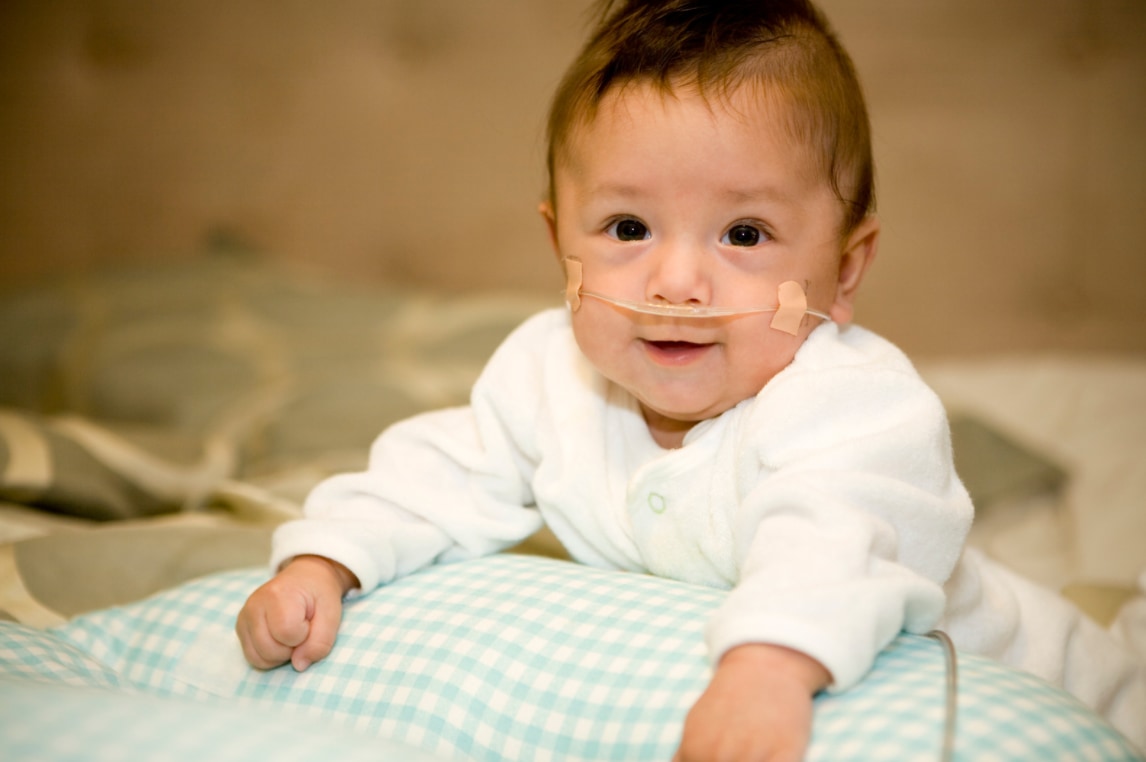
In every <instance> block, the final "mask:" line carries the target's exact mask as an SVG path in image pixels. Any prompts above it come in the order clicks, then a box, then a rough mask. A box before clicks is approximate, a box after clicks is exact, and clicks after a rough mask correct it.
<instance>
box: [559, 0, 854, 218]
mask: <svg viewBox="0 0 1146 762" xmlns="http://www.w3.org/2000/svg"><path fill="white" fill-rule="evenodd" d="M597 10H598V14H599V16H598V23H597V28H596V30H595V31H594V32H593V34H592V35H591V36H590V38H589V41H588V42H587V43H586V44H585V47H584V48H583V49H582V51H581V54H580V55H579V56H578V57H577V58H576V60H574V61H573V64H572V65H571V66H570V67H569V69H568V70H567V71H566V73H565V77H564V78H563V79H562V81H561V84H560V85H559V86H558V88H557V92H556V93H555V95H554V98H553V102H552V105H551V107H550V111H549V126H548V143H549V152H548V157H547V166H548V170H549V197H550V198H549V200H550V203H552V204H553V205H554V206H556V202H557V201H556V198H555V197H554V179H553V178H554V172H555V169H556V164H557V158H558V156H559V154H560V153H561V152H562V151H563V150H564V149H565V148H566V147H567V145H568V142H569V139H570V136H571V134H572V132H573V130H574V129H575V128H576V127H577V126H578V125H581V124H585V123H587V122H589V121H591V120H592V119H593V118H594V116H595V114H596V111H597V108H598V106H599V105H600V103H601V101H602V99H603V98H604V96H605V94H606V92H608V91H609V89H610V88H612V87H617V86H624V85H627V84H634V83H646V82H647V83H652V84H653V85H655V86H656V87H658V88H661V89H662V90H663V91H664V92H666V93H667V92H671V91H672V90H673V88H674V87H678V86H680V85H681V84H691V85H694V86H696V87H697V88H698V89H699V90H700V92H701V93H702V94H707V93H708V92H710V91H715V92H716V93H717V94H718V95H719V94H726V93H728V92H729V91H731V90H732V89H734V88H736V87H738V86H740V85H742V84H745V83H752V84H754V85H756V86H758V87H759V88H760V90H761V92H762V93H763V94H764V95H765V96H766V97H768V98H778V99H779V102H780V103H783V104H784V105H785V106H786V108H785V109H783V113H784V114H785V115H786V117H787V122H786V127H787V129H788V131H789V134H790V136H791V137H792V138H794V139H795V140H797V141H798V142H799V143H800V144H801V145H805V146H807V147H809V148H810V149H812V150H811V151H810V153H811V156H812V158H813V160H814V161H815V162H817V165H818V166H817V169H818V170H820V171H821V172H822V173H823V175H824V176H826V177H827V178H828V181H829V183H830V184H831V187H832V190H833V192H834V193H835V194H836V197H837V198H839V199H840V201H841V202H842V203H843V205H844V230H843V233H844V234H845V235H846V234H847V233H848V232H850V231H851V230H852V229H853V228H854V227H855V226H856V225H857V224H858V223H859V222H860V221H861V220H862V219H863V218H864V216H865V215H866V214H868V213H869V212H870V211H872V210H873V209H874V207H875V180H874V169H873V163H872V156H871V128H870V126H869V123H868V116H867V108H866V106H865V105H864V98H863V92H862V90H861V88H860V84H859V79H858V77H857V76H856V73H855V67H854V66H853V65H852V62H851V59H850V58H849V57H848V54H847V52H846V51H845V50H844V49H843V46H842V45H840V43H839V41H838V40H837V39H836V36H835V34H834V32H833V31H832V30H831V27H830V26H829V25H828V22H827V20H826V19H825V18H824V16H823V14H821V13H820V12H819V10H817V9H816V8H815V6H813V5H812V4H811V3H810V2H807V1H806V0H626V1H624V2H617V0H603V2H600V3H599V4H598V6H597Z"/></svg>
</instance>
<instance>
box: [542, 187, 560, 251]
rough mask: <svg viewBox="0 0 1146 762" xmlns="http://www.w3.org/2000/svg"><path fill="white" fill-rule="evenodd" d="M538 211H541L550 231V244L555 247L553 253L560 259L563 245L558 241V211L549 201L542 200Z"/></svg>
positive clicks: (546, 226)
mask: <svg viewBox="0 0 1146 762" xmlns="http://www.w3.org/2000/svg"><path fill="white" fill-rule="evenodd" d="M537 211H538V212H540V213H541V217H542V219H544V220H545V228H546V229H547V230H548V231H549V245H550V246H552V247H553V253H554V254H556V255H557V259H558V260H560V259H561V247H560V246H559V245H558V243H557V212H556V211H555V210H554V209H553V204H552V203H550V202H549V201H542V202H541V203H540V204H538V206H537Z"/></svg>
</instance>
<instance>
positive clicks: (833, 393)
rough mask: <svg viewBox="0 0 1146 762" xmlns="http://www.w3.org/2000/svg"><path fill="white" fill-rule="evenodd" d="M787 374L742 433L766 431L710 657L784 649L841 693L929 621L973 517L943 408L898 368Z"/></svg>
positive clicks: (937, 612)
mask: <svg viewBox="0 0 1146 762" xmlns="http://www.w3.org/2000/svg"><path fill="white" fill-rule="evenodd" d="M903 363H904V364H906V360H904V361H903ZM790 370H792V371H793V372H790V373H789V372H785V373H784V374H783V375H778V376H777V377H776V379H774V382H775V385H774V387H773V388H770V389H768V391H767V394H766V395H761V398H760V400H759V402H760V404H759V405H758V406H757V407H756V409H755V410H754V414H753V416H752V418H751V419H750V424H751V425H753V426H755V427H761V428H763V427H767V429H768V434H767V436H766V437H761V438H760V441H761V445H760V446H758V447H756V448H755V449H754V450H753V451H752V452H753V457H756V458H758V459H759V462H758V465H759V467H760V468H761V469H762V470H761V474H762V476H761V478H760V480H759V482H758V483H757V484H756V486H755V487H754V488H753V489H752V490H751V491H750V492H749V493H748V494H747V495H746V498H745V499H744V500H743V502H742V504H741V506H740V510H739V514H738V516H737V530H738V531H737V533H736V536H737V537H738V538H741V540H740V541H739V544H738V546H737V547H736V549H735V552H736V553H737V554H738V556H739V558H738V560H739V562H740V569H741V575H740V580H739V583H738V584H737V586H736V587H735V588H734V590H733V591H732V593H731V594H730V596H729V598H728V600H727V601H726V603H725V604H724V605H723V606H722V608H721V609H720V610H719V611H718V612H717V614H716V616H715V617H714V618H713V620H712V622H711V623H710V625H709V630H708V637H709V648H710V651H711V652H712V654H713V657H714V658H716V659H719V657H720V656H721V655H722V654H723V653H724V652H725V651H727V650H728V649H730V648H732V647H734V646H737V645H741V644H744V643H772V644H777V645H784V646H787V647H790V648H793V649H795V650H798V651H801V652H802V653H805V654H808V655H809V656H812V657H813V658H815V659H817V660H818V661H820V663H822V664H823V665H824V666H825V667H826V668H827V669H828V671H829V672H831V674H832V678H833V686H834V687H835V688H837V689H843V688H847V687H849V686H850V685H852V684H854V683H855V682H856V681H858V680H859V679H860V678H861V677H862V676H863V675H864V674H865V673H866V672H867V671H868V669H869V668H870V667H871V664H872V662H873V661H874V659H875V657H876V655H877V654H878V653H879V652H880V650H882V649H883V648H884V647H885V646H886V645H887V644H888V643H889V642H890V641H891V640H892V639H893V638H894V637H895V636H896V635H897V634H898V633H899V632H900V631H901V630H904V629H906V630H908V631H912V632H920V631H926V630H928V629H930V628H932V627H934V626H935V624H936V623H937V622H938V621H939V619H940V617H941V616H942V613H943V609H944V605H945V599H944V593H943V587H942V585H943V582H944V581H945V580H946V579H947V577H948V576H949V575H950V574H951V572H952V570H953V569H954V567H955V564H956V563H957V562H958V559H959V557H960V554H961V551H962V547H963V543H964V541H965V538H966V534H967V531H968V529H969V528H970V522H971V515H972V508H971V502H970V498H969V497H968V496H967V493H966V490H965V489H964V488H963V485H962V483H961V482H960V481H959V479H958V477H957V476H956V475H955V471H954V468H953V465H952V457H951V445H950V433H949V429H948V426H947V419H946V414H945V412H944V410H943V407H942V405H941V403H940V402H939V400H938V398H937V397H936V396H935V395H934V393H932V392H931V390H930V389H928V388H927V386H926V385H925V384H924V383H923V382H922V381H921V380H920V379H919V378H918V377H917V376H915V374H914V371H912V370H911V369H910V366H907V367H906V368H905V367H901V366H900V365H899V364H898V363H892V364H891V366H890V367H885V366H883V365H882V364H880V363H875V364H874V366H872V365H870V364H869V365H868V366H866V367H865V366H859V367H857V366H851V365H845V366H843V367H836V368H824V367H814V366H813V367H808V368H804V369H797V368H792V369H790Z"/></svg>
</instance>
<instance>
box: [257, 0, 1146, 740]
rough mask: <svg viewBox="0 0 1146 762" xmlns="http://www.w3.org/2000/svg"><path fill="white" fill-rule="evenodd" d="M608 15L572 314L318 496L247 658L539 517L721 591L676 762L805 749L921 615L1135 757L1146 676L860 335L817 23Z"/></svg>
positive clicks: (554, 176) (298, 658)
mask: <svg viewBox="0 0 1146 762" xmlns="http://www.w3.org/2000/svg"><path fill="white" fill-rule="evenodd" d="M614 5H615V4H614V3H607V4H606V5H605V6H604V7H603V9H602V15H601V22H600V25H599V27H598V29H597V30H596V32H595V33H594V34H593V36H592V37H591V39H590V40H589V42H588V44H587V45H586V47H585V49H584V50H583V51H582V53H581V55H580V57H579V58H578V59H577V60H576V61H575V62H574V63H573V65H572V67H571V68H570V69H569V71H568V72H567V74H566V76H565V78H564V80H563V81H562V83H561V85H560V87H559V89H558V91H557V94H556V97H555V99H554V102H553V106H552V109H551V112H550V121H549V140H550V144H549V172H550V186H549V194H548V200H547V201H546V202H545V203H544V204H542V207H541V212H542V215H543V217H544V219H545V222H546V223H547V225H548V228H549V233H550V237H551V240H552V243H553V247H554V249H555V251H556V253H557V256H558V258H559V260H561V262H562V263H563V265H564V267H565V269H566V274H567V294H568V302H569V305H568V309H559V310H551V311H547V312H544V313H541V314H539V315H537V316H535V317H533V318H531V319H530V320H528V321H527V322H526V323H525V324H523V325H522V326H521V327H520V328H518V329H517V330H516V331H515V332H514V333H513V334H512V335H511V336H510V337H509V338H508V339H507V340H506V341H505V343H504V344H503V345H502V346H501V347H500V348H499V349H498V350H497V352H496V353H495V354H494V356H493V358H492V359H491V360H490V362H489V364H488V366H487V367H486V369H485V370H484V372H483V373H482V375H481V377H480V379H479V380H478V381H477V383H476V384H475V386H474V389H473V394H472V399H471V404H470V405H469V406H468V407H465V408H458V409H450V410H443V411H437V412H434V413H429V414H425V415H422V416H419V417H416V418H414V419H411V420H408V421H405V422H402V423H399V424H397V425H395V426H393V427H392V428H390V429H389V430H387V431H386V432H384V433H383V434H382V435H381V436H380V437H379V438H378V440H377V441H376V442H375V444H374V446H373V448H372V451H371V457H370V465H369V467H368V470H367V471H365V472H363V473H357V474H346V475H340V476H336V477H333V478H331V479H329V480H327V481H326V482H324V483H322V484H321V485H319V486H318V487H317V488H316V489H315V490H314V492H313V493H312V494H311V495H310V497H309V498H308V500H307V503H306V506H305V513H306V518H304V519H302V520H299V521H295V522H291V523H289V524H286V525H284V526H282V527H281V528H280V529H279V530H278V532H277V533H276V536H275V546H274V553H273V558H272V564H273V566H274V568H275V569H277V570H278V571H277V574H276V576H275V577H274V578H273V579H272V580H271V581H270V582H268V583H267V584H266V585H264V586H263V587H261V588H259V589H258V590H257V591H255V592H254V593H253V594H252V595H251V597H250V599H249V600H248V601H247V603H246V606H245V607H244V608H243V610H242V612H241V613H240V614H239V618H238V623H237V631H238V635H239V638H240V640H241V642H242V646H243V650H244V653H245V654H246V657H247V659H248V660H249V661H250V663H251V664H252V665H254V666H255V667H259V668H271V667H274V666H277V665H279V664H283V663H285V662H287V661H289V662H291V663H292V664H293V666H294V668H295V669H298V670H304V669H306V668H307V667H308V666H309V665H310V664H312V663H313V662H315V661H316V660H319V659H322V658H323V657H324V656H325V655H326V654H327V653H328V652H329V651H330V649H331V648H332V646H333V645H334V641H335V636H336V633H337V630H338V625H339V621H340V617H341V610H342V600H343V597H344V596H345V595H346V594H347V593H350V592H352V591H357V592H359V593H367V592H369V591H370V590H372V589H373V588H374V587H376V586H378V585H380V584H385V583H386V582H389V581H391V580H393V579H395V578H396V577H399V576H401V575H404V574H408V573H410V572H412V571H414V570H416V569H418V568H420V567H423V566H425V565H427V564H431V563H438V562H449V561H456V560H460V559H465V558H472V557H475V556H480V555H484V554H489V553H495V552H497V551H499V550H502V549H504V548H506V547H508V546H510V545H513V544H514V543H517V542H519V541H520V540H522V539H523V538H525V537H527V536H528V535H530V534H531V533H533V532H534V531H535V530H537V529H538V528H539V527H540V526H541V524H542V522H544V523H546V524H548V526H549V527H550V528H551V529H552V530H553V532H554V533H556V535H557V536H558V537H559V538H560V539H561V541H562V542H563V543H564V545H565V547H566V548H567V549H568V550H569V552H570V553H571V554H572V556H573V557H574V558H575V559H577V560H578V561H581V562H583V563H586V564H592V565H595V566H603V567H611V568H616V569H624V570H630V571H637V572H647V573H652V574H657V575H662V576H665V577H670V578H674V579H680V580H685V581H688V582H694V583H700V584H706V585H712V586H718V587H723V588H730V589H731V592H730V593H729V595H728V598H727V600H726V602H725V603H724V605H723V606H722V607H721V609H720V610H719V611H718V612H717V614H716V615H715V616H714V618H713V619H712V621H711V622H710V623H709V625H708V629H707V638H708V646H709V649H710V652H711V655H712V659H713V663H714V665H715V666H714V670H713V677H712V680H711V683H710V684H709V686H708V688H707V689H706V690H705V692H704V693H703V694H702V695H701V697H700V698H699V699H698V701H697V702H696V704H695V705H694V707H693V708H692V710H691V711H690V713H689V714H688V717H687V719H686V722H685V725H684V733H683V738H682V741H681V745H680V749H679V752H678V755H677V757H678V759H681V760H693V759H735V760H757V759H758V760H781V759H783V760H795V759H799V758H801V757H802V755H803V753H804V750H805V748H806V746H807V743H808V740H809V736H810V731H811V722H812V699H813V697H814V696H815V694H816V693H817V692H819V691H821V690H825V689H827V690H843V689H846V688H847V687H849V686H851V685H853V684H855V683H856V682H857V681H858V680H860V679H861V678H862V677H863V676H864V674H865V673H866V672H867V670H868V669H869V667H870V666H871V664H872V662H873V660H874V659H875V657H876V655H877V654H878V653H879V652H880V650H881V649H882V648H883V647H884V646H886V645H887V644H888V643H889V642H890V641H891V640H892V639H893V638H894V637H895V636H896V635H897V634H898V633H899V632H900V631H903V630H907V631H909V632H916V633H919V632H926V631H928V630H930V629H933V628H936V627H940V628H943V629H945V630H947V631H948V632H949V633H950V634H951V635H952V637H953V638H954V639H955V641H956V644H957V645H959V646H960V647H961V648H963V649H965V650H969V651H975V652H978V653H983V654H987V655H990V656H993V657H996V658H1000V659H1003V660H1005V661H1007V662H1008V663H1011V664H1013V665H1016V666H1018V667H1021V668H1023V669H1027V670H1029V671H1032V672H1034V673H1036V674H1039V675H1041V676H1043V677H1045V678H1047V679H1049V680H1052V681H1054V682H1056V683H1058V684H1060V685H1064V686H1066V687H1067V689H1069V690H1071V691H1073V692H1075V693H1076V694H1077V695H1079V696H1080V697H1081V698H1082V699H1083V700H1084V701H1087V702H1088V703H1090V704H1091V705H1092V706H1094V707H1095V708H1096V709H1098V710H1099V711H1101V712H1103V713H1105V714H1106V715H1107V716H1108V717H1110V718H1111V719H1112V721H1113V722H1115V723H1116V724H1117V725H1118V726H1119V727H1120V728H1121V729H1122V730H1123V732H1125V733H1127V734H1128V735H1131V736H1132V738H1133V739H1134V740H1135V741H1136V742H1137V743H1139V744H1140V745H1142V744H1146V731H1144V730H1143V727H1142V718H1143V717H1146V677H1144V675H1146V668H1144V667H1143V666H1142V665H1141V664H1138V663H1137V662H1135V661H1134V659H1133V657H1131V656H1130V655H1129V653H1128V652H1123V651H1121V650H1119V646H1117V644H1115V643H1114V642H1113V640H1111V639H1110V638H1109V636H1108V635H1107V634H1106V633H1105V631H1103V630H1101V629H1100V628H1098V627H1097V626H1096V625H1094V624H1093V623H1091V622H1089V621H1088V620H1085V619H1084V618H1082V617H1081V616H1080V615H1079V614H1078V613H1077V611H1075V610H1074V609H1072V608H1071V607H1070V606H1069V605H1068V604H1066V603H1065V601H1063V600H1062V599H1060V598H1058V597H1056V596H1054V595H1052V594H1050V593H1049V592H1047V591H1043V590H1041V589H1039V588H1036V587H1035V586H1033V585H1031V584H1029V583H1026V582H1024V581H1023V580H1021V579H1019V578H1017V577H1015V576H1014V575H1012V574H1010V573H1009V572H1006V571H1005V570H1002V569H1000V568H999V567H996V566H993V565H991V564H990V563H988V562H987V561H986V560H985V559H984V558H983V557H982V556H980V555H978V554H975V553H972V552H970V551H967V552H964V540H965V537H966V534H967V531H968V528H969V526H970V523H971V518H972V507H971V503H970V500H969V498H968V496H967V493H966V491H965V490H964V488H963V485H962V484H961V483H960V481H959V479H958V477H957V476H956V474H955V472H954V469H953V467H952V459H951V451H950V438H949V434H948V429H947V421H946V418H945V415H944V411H943V408H942V406H941V404H940V402H939V400H938V399H937V398H936V396H935V395H934V394H933V393H932V392H931V391H930V390H929V389H928V388H927V387H926V386H925V385H924V384H923V382H922V381H921V380H920V379H919V377H918V376H917V375H916V373H915V372H914V370H913V369H912V366H911V364H910V363H909V361H908V360H907V359H906V358H905V357H904V356H903V355H902V354H901V353H900V352H899V351H898V350H897V349H896V348H895V347H893V346H892V345H890V344H889V343H887V342H886V341H884V340H883V339H881V338H879V337H878V336H875V335H874V334H872V333H870V332H868V331H865V330H863V329H862V328H859V327H857V326H854V325H851V324H850V321H851V318H852V313H853V308H854V305H855V299H856V294H857V291H858V289H859V286H860V284H861V283H862V281H863V277H864V274H865V273H866V272H867V270H868V268H869V267H870V265H871V264H872V261H873V259H874V258H875V254H876V248H877V241H878V237H879V223H878V221H877V220H876V218H875V217H874V216H873V215H872V209H873V205H874V191H873V171H872V158H871V147H870V138H869V127H868V121H867V114H866V110H865V106H864V102H863V97H862V94H861V91H860V87H859V84H858V81H857V78H856V75H855V73H854V70H853V67H852V64H851V62H850V60H849V58H848V56H847V54H846V53H845V52H844V50H843V49H842V48H841V46H840V44H839V43H838V42H837V40H836V38H835V37H834V36H833V34H832V32H831V31H830V29H829V27H828V25H827V23H826V22H825V20H824V19H823V17H822V16H821V15H820V13H819V12H818V11H817V10H816V9H814V8H813V7H812V6H811V5H810V4H809V3H807V2H795V1H792V0H786V1H783V2H780V1H776V2H768V1H766V0H755V1H754V2H728V0H723V1H721V0H710V1H708V2H704V1H698V0H687V1H686V0H660V1H659V2H658V1H654V0H630V1H629V2H624V3H620V4H616V5H619V7H613V6H614ZM1032 627H1037V628H1038V635H1037V637H1035V638H1034V639H1032V638H1031V637H1030V633H1031V631H1032V630H1031V628H1032ZM1095 653H1101V654H1102V655H1103V659H1102V660H1101V664H1099V663H1098V660H1096V659H1092V658H1090V657H1091V656H1092V655H1093V654H1095Z"/></svg>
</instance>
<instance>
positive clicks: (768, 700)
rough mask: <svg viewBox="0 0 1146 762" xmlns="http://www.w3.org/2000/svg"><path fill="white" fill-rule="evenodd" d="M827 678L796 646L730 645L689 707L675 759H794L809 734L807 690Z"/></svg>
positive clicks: (801, 755) (813, 689) (812, 690)
mask: <svg viewBox="0 0 1146 762" xmlns="http://www.w3.org/2000/svg"><path fill="white" fill-rule="evenodd" d="M829 681H830V675H829V674H828V671H827V670H826V669H824V667H823V666H822V665H821V664H820V663H819V662H818V661H816V660H815V659H812V658H810V657H808V656H805V655H804V654H801V653H799V652H797V651H792V650H790V649H787V648H781V647H779V646H768V645H756V644H752V645H745V646H738V647H737V648H734V649H732V650H731V651H729V652H728V653H726V654H725V655H724V657H723V658H722V659H721V660H720V663H719V664H718V665H717V667H716V673H715V674H714V675H713V676H712V682H711V683H709V684H708V688H707V689H705V691H704V693H703V694H701V696H700V698H699V699H697V702H696V704H694V705H693V707H692V709H691V710H690V711H689V713H688V717H687V718H686V719H685V723H684V735H683V737H682V739H681V743H680V749H678V750H677V753H676V757H674V762H698V761H699V760H704V761H705V762H708V761H709V760H729V761H730V762H731V761H733V760H734V761H735V762H764V761H765V760H767V761H768V762H798V761H799V760H801V759H803V758H804V752H805V750H806V749H807V747H808V740H809V739H810V737H811V734H812V696H814V695H815V693H816V692H817V691H819V690H820V689H821V688H823V687H824V686H826V685H827V684H828V682H829Z"/></svg>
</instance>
